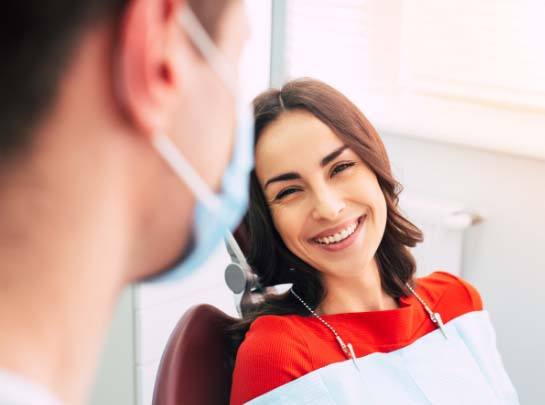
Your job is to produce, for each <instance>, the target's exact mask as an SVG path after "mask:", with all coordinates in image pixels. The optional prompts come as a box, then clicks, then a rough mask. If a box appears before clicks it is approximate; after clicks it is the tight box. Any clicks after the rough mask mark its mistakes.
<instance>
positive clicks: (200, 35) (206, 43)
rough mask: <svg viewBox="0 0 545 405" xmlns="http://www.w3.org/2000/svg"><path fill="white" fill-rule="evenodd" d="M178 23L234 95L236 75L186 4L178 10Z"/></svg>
mask: <svg viewBox="0 0 545 405" xmlns="http://www.w3.org/2000/svg"><path fill="white" fill-rule="evenodd" d="M179 24H180V25H181V26H182V28H183V29H184V31H185V32H186V33H187V35H188V36H189V38H191V40H192V41H193V44H194V45H195V46H196V47H197V49H198V50H199V51H200V52H201V53H202V55H203V56H204V58H205V59H206V60H207V61H208V63H209V64H210V66H211V67H212V70H214V72H216V74H217V75H218V76H219V77H220V78H221V80H222V81H223V83H224V84H225V86H226V87H227V88H228V89H229V90H230V91H231V94H233V95H236V94H237V93H238V91H237V89H236V87H235V84H236V83H237V82H238V80H237V75H236V74H235V72H233V70H232V67H231V65H230V64H229V63H228V62H227V60H226V59H225V57H224V56H223V55H222V54H221V53H220V52H219V51H218V48H217V46H216V44H215V43H214V42H213V41H212V39H211V38H210V36H209V35H208V33H207V32H206V31H205V29H204V28H203V26H202V24H201V23H200V22H199V20H198V19H197V17H196V16H195V14H194V13H193V11H192V10H191V8H190V7H189V6H187V5H186V6H185V7H184V8H183V9H182V11H181V12H180V15H179Z"/></svg>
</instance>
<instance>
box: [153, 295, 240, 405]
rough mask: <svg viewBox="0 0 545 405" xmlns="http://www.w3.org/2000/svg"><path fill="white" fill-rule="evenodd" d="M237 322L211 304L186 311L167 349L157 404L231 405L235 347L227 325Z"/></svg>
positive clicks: (155, 397) (159, 373) (158, 382)
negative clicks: (232, 362)
mask: <svg viewBox="0 0 545 405" xmlns="http://www.w3.org/2000/svg"><path fill="white" fill-rule="evenodd" d="M234 322H236V319H234V318H231V317H230V316H228V315H226V314H225V313H223V312H222V311H220V310H219V309H217V308H215V307H213V306H211V305H198V306H195V307H193V308H191V309H189V310H188V311H187V312H186V313H185V314H184V316H183V317H182V318H181V319H180V321H178V324H177V325H176V328H175V329H174V331H173V332H172V334H171V335H170V338H169V341H168V343H167V346H166V348H165V351H164V352H163V357H162V358H161V363H160V365H159V370H158V371H157V377H156V380H155V388H154V392H153V405H225V404H229V395H230V391H231V368H230V366H229V360H230V352H231V348H230V344H229V340H228V339H227V336H226V333H225V328H226V327H227V326H229V325H232V324H233V323H234Z"/></svg>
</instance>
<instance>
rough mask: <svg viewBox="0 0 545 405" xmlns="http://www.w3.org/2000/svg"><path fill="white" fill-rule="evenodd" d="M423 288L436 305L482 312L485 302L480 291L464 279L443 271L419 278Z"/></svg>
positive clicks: (417, 281) (463, 310)
mask: <svg viewBox="0 0 545 405" xmlns="http://www.w3.org/2000/svg"><path fill="white" fill-rule="evenodd" d="M416 283H417V286H419V287H420V288H422V289H423V290H424V291H425V293H426V294H427V295H428V299H431V301H432V302H433V303H435V305H442V306H445V305H448V306H450V307H454V308H458V310H459V311H460V310H461V311H462V312H470V311H480V310H482V309H483V301H482V298H481V295H480V294H479V291H478V290H477V289H476V288H475V287H474V286H473V285H472V284H471V283H469V282H468V281H467V280H464V279H463V278H462V277H459V276H457V275H454V274H452V273H449V272H447V271H443V270H437V271H434V272H433V273H431V274H429V275H427V276H425V277H421V278H418V279H417V280H416Z"/></svg>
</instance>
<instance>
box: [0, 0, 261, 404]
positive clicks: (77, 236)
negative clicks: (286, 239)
mask: <svg viewBox="0 0 545 405" xmlns="http://www.w3.org/2000/svg"><path fill="white" fill-rule="evenodd" d="M6 8H7V9H6ZM0 27H1V28H0V32H1V35H0V54H1V55H2V58H3V63H2V64H0V88H1V89H2V91H1V92H0V261H1V262H2V265H1V266H0V308H16V310H15V315H14V316H11V315H7V314H4V313H3V312H2V310H0V329H2V330H10V334H8V335H6V334H2V337H0V348H2V349H0V368H5V369H8V370H12V371H14V372H15V373H17V374H20V375H23V376H24V377H27V378H28V379H30V380H32V381H34V382H39V383H42V384H44V385H46V386H48V387H49V388H50V389H51V390H52V391H53V392H55V393H57V394H58V396H60V397H62V398H63V399H64V400H65V401H66V402H68V403H77V402H80V399H81V396H82V393H83V392H85V387H86V386H88V383H89V382H90V375H91V373H90V372H89V371H90V370H91V371H92V369H93V367H92V365H93V364H94V363H95V362H96V357H97V356H96V354H97V349H96V347H98V344H97V342H100V340H101V338H102V334H103V331H104V329H105V327H106V325H107V324H108V320H109V317H110V314H111V311H112V307H113V305H114V303H115V301H116V297H117V295H118V294H119V292H120V290H121V289H122V288H123V287H124V286H125V285H126V284H127V283H130V282H133V281H137V280H142V279H147V278H152V277H154V276H157V275H160V276H161V278H162V279H167V278H168V279H172V278H174V279H176V278H178V279H179V278H180V277H181V276H183V275H184V274H187V273H188V272H189V271H191V270H193V269H195V268H196V267H198V265H199V264H200V263H202V261H203V260H204V259H205V258H206V256H207V255H208V254H209V253H210V251H211V249H213V248H214V247H215V246H216V245H217V244H218V243H220V242H221V239H222V236H223V233H224V231H225V229H227V228H230V227H233V226H234V225H235V224H236V223H237V222H238V220H239V218H240V216H241V215H242V213H243V211H244V209H245V205H246V198H247V195H246V184H247V182H246V179H247V176H248V172H249V170H250V168H251V165H252V161H251V160H252V152H251V149H252V139H251V136H252V134H253V131H252V128H251V118H250V115H249V113H247V112H245V110H244V108H243V107H244V103H242V102H240V100H239V99H238V96H239V93H238V86H239V83H238V74H237V67H238V63H239V59H240V56H241V53H242V50H243V46H244V43H245V40H246V38H247V36H248V25H247V21H246V16H245V13H244V5H243V2H242V0H80V1H71V0H50V1H47V2H38V1H23V2H9V4H8V5H6V6H5V7H4V11H3V13H2V17H0ZM180 263H181V265H179V264H180ZM172 268H175V270H173V271H168V272H167V270H169V269H172ZM173 276H174V277H173ZM82 316H83V318H85V323H83V322H81V319H83V318H82ZM38 342H41V344H38ZM76 343H77V344H76ZM21 353H25V355H24V356H21ZM82 353H84V354H82ZM12 354H13V355H12ZM76 354H77V355H76ZM25 356H26V357H27V359H26V360H28V361H26V360H25ZM30 359H32V361H31V362H32V364H33V365H34V366H33V367H32V368H29V366H28V364H29V363H30ZM37 364H38V365H39V366H36V365H37ZM55 364H62V365H63V366H62V368H61V367H57V366H55ZM0 382H1V381H0ZM1 394H2V393H1V384H0V402H2V396H1Z"/></svg>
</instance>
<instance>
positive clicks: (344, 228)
mask: <svg viewBox="0 0 545 405" xmlns="http://www.w3.org/2000/svg"><path fill="white" fill-rule="evenodd" d="M366 219H367V215H362V216H359V217H357V218H356V219H352V220H349V221H345V222H344V223H342V224H341V225H339V226H336V227H333V228H330V229H327V230H325V231H323V232H320V233H319V234H317V235H316V236H314V237H312V238H310V239H309V242H310V243H311V244H312V245H313V246H315V247H317V248H318V249H321V250H325V251H327V252H339V251H342V250H344V249H346V248H348V247H349V246H352V244H353V243H354V242H355V241H356V240H357V239H358V236H359V235H363V233H362V231H363V228H364V225H365V222H366ZM361 239H363V238H361Z"/></svg>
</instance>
